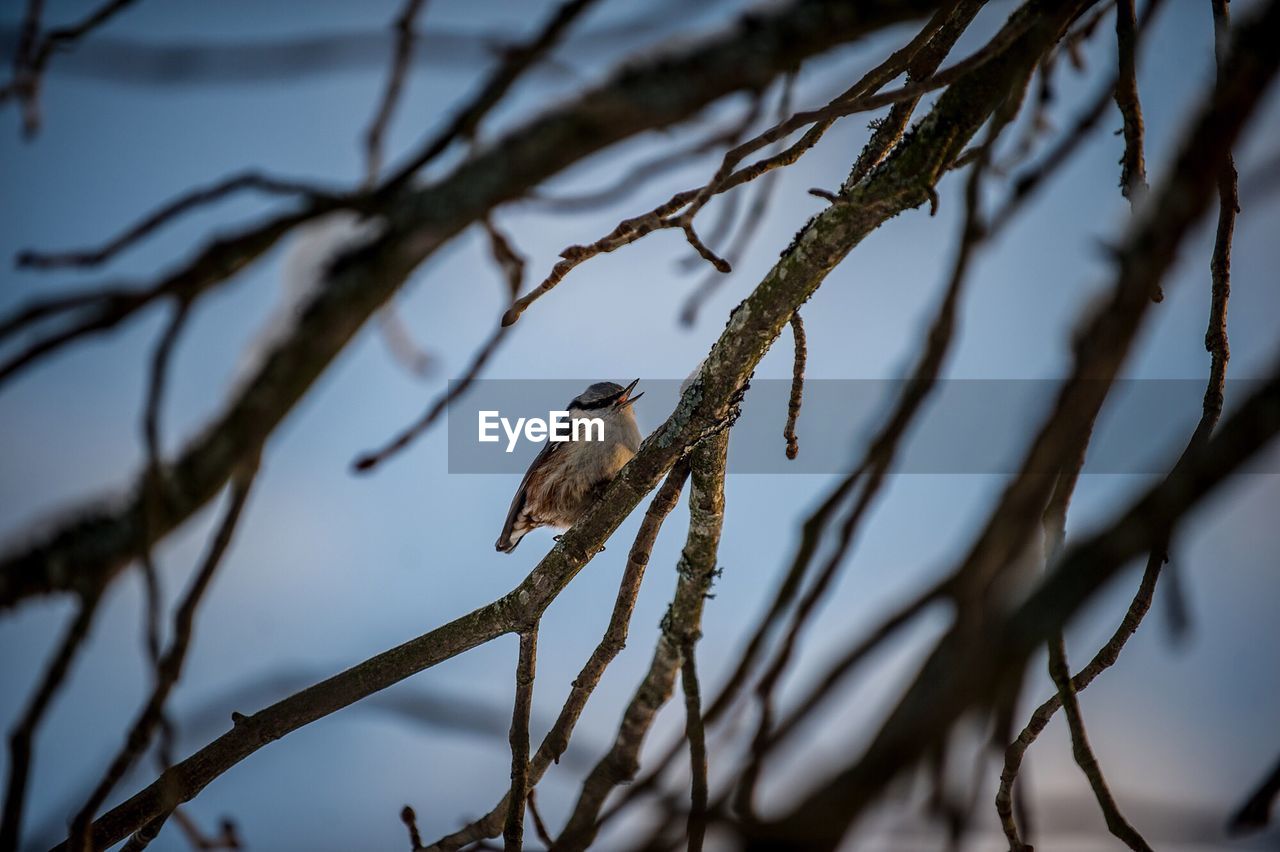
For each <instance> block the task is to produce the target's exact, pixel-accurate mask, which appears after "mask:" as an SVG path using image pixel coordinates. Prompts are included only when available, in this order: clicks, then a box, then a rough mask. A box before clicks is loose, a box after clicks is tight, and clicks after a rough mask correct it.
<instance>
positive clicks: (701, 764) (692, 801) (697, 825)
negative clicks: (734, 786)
mask: <svg viewBox="0 0 1280 852" xmlns="http://www.w3.org/2000/svg"><path fill="white" fill-rule="evenodd" d="M696 647H697V641H696V637H694V638H693V639H691V640H689V641H688V642H686V643H685V648H684V663H683V665H682V666H681V668H680V685H681V688H682V689H683V691H684V720H685V721H684V734H685V739H687V740H688V741H689V772H690V775H691V780H690V783H689V818H688V821H687V823H686V826H687V827H686V831H687V832H688V835H689V845H688V850H689V852H701V850H702V841H703V839H704V838H705V836H706V833H707V732H706V728H705V727H704V726H703V724H702V690H701V689H700V687H699V685H698V663H697V657H696V650H695V649H696Z"/></svg>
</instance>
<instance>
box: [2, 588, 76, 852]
mask: <svg viewBox="0 0 1280 852" xmlns="http://www.w3.org/2000/svg"><path fill="white" fill-rule="evenodd" d="M98 600H99V595H98V594H90V595H88V596H86V597H83V598H81V600H80V607H79V610H78V611H77V612H76V615H75V617H74V618H72V619H71V620H70V622H69V623H68V624H67V629H66V632H65V633H64V634H63V637H62V641H61V642H60V643H58V648H57V650H56V651H55V652H54V654H53V656H52V658H50V660H49V665H48V666H47V667H46V668H45V670H44V675H43V676H42V677H41V679H40V684H39V686H37V687H36V690H35V692H33V693H32V695H31V699H30V701H29V702H28V704H27V709H26V710H25V711H24V712H23V714H22V716H21V718H20V719H19V721H18V723H17V725H15V726H14V728H13V730H12V731H10V732H9V777H8V779H7V782H6V785H5V796H4V818H3V820H2V821H0V849H5V850H10V849H17V848H18V846H19V842H20V841H21V839H22V812H23V810H24V807H25V804H26V796H27V779H28V775H29V774H30V771H31V759H32V756H33V755H34V753H35V737H36V732H37V731H38V730H39V728H40V725H41V723H42V722H43V721H44V717H45V713H46V712H47V711H48V709H49V705H50V703H51V702H52V701H53V698H54V696H56V695H57V694H58V691H59V690H60V689H61V688H62V683H63V681H64V680H66V677H67V673H68V672H69V671H70V670H71V664H72V662H73V661H74V660H75V657H76V654H77V653H78V652H79V650H80V648H81V647H82V646H83V645H84V641H85V638H86V637H87V636H88V635H89V628H90V626H92V624H93V617H94V614H95V613H96V612H97V610H98Z"/></svg>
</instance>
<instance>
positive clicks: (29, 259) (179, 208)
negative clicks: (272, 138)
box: [14, 171, 360, 269]
mask: <svg viewBox="0 0 1280 852" xmlns="http://www.w3.org/2000/svg"><path fill="white" fill-rule="evenodd" d="M246 189H247V190H253V191H255V192H262V193H266V194H268V195H291V196H299V197H302V198H304V199H307V200H309V201H311V202H312V203H314V204H316V205H318V206H319V207H320V208H323V210H324V211H325V212H331V211H333V210H338V209H341V208H343V207H345V206H347V205H349V204H350V205H359V204H360V201H359V199H358V198H357V197H356V196H346V195H344V194H343V193H340V192H333V191H329V190H323V189H320V188H318V187H315V186H312V185H309V184H306V183H303V182H302V181H295V180H285V179H282V178H276V177H271V176H270V175H264V174H262V173H260V172H254V171H250V172H242V173H240V174H236V175H232V176H231V177H228V178H224V179H223V180H220V181H218V182H217V183H215V184H211V185H209V186H205V187H201V188H199V189H194V190H192V191H190V192H187V193H184V194H183V195H181V196H179V197H178V198H175V199H174V200H173V201H170V202H169V203H167V204H165V205H164V206H162V207H160V208H158V209H157V210H155V211H154V212H152V213H149V214H147V215H146V216H145V217H143V218H142V219H141V220H139V221H138V222H136V223H135V224H133V225H130V226H129V227H128V228H127V229H125V230H124V231H123V232H121V233H120V234H118V235H117V236H115V237H113V238H111V239H110V240H108V241H107V242H105V243H103V244H102V245H100V246H98V247H97V248H92V249H80V250H75V251H63V252H41V251H34V250H30V249H28V250H27V251H23V252H20V253H19V254H18V256H17V258H15V260H14V263H15V264H16V265H17V266H18V267H19V268H24V267H25V268H29V269H59V268H63V267H81V268H83V267H90V266H99V265H101V264H103V263H105V262H107V261H108V260H110V259H111V258H113V257H115V256H116V255H117V254H119V253H120V252H122V251H124V250H125V249H127V248H129V247H130V246H132V245H134V244H136V243H137V242H139V241H141V240H143V239H145V238H146V237H148V236H150V235H151V234H153V233H155V232H156V231H157V230H159V229H160V228H162V227H163V226H165V225H167V224H169V223H170V222H172V221H173V220H174V219H177V218H178V217H179V216H181V215H182V214H184V213H187V212H189V211H191V210H194V209H196V208H198V207H204V206H206V205H208V204H212V203H213V202H215V201H221V200H222V199H224V198H226V197H227V196H229V195H234V194H236V193H238V192H241V191H243V190H246Z"/></svg>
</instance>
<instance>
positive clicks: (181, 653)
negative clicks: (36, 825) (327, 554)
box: [69, 467, 257, 849]
mask: <svg viewBox="0 0 1280 852" xmlns="http://www.w3.org/2000/svg"><path fill="white" fill-rule="evenodd" d="M256 473H257V470H256V467H249V468H246V469H245V470H243V471H242V472H241V473H239V474H238V475H237V476H236V478H235V479H234V481H233V482H232V488H231V494H230V497H229V498H228V502H227V510H226V514H225V515H224V516H223V519H222V523H221V524H220V525H219V526H218V529H217V531H216V532H214V534H213V538H212V539H211V540H210V543H209V550H208V552H207V553H206V554H205V557H204V559H203V561H202V562H201V564H200V568H199V569H198V570H197V571H196V574H195V576H194V578H193V579H192V581H191V587H190V589H188V591H187V594H186V596H185V597H184V598H183V600H182V602H181V603H180V604H179V605H178V609H177V611H176V612H175V613H174V616H173V638H172V640H171V641H170V643H169V648H168V650H167V651H165V653H164V656H163V657H162V658H160V660H159V662H158V664H157V666H156V672H155V676H156V682H155V685H154V686H153V687H152V690H151V695H150V696H149V697H148V698H147V701H146V704H144V705H143V708H142V710H141V711H140V712H139V713H138V716H137V718H135V719H134V722H133V725H132V726H131V727H130V729H129V732H128V734H127V735H126V737H125V741H124V744H123V745H122V746H121V748H120V750H119V751H118V752H117V753H116V756H115V757H114V758H113V759H112V761H111V764H110V765H109V767H108V768H107V771H106V773H105V774H104V775H103V777H102V780H100V781H99V782H98V784H97V786H96V787H94V789H93V792H92V793H90V794H89V798H88V800H87V801H86V802H85V803H84V806H83V807H81V808H80V810H79V812H78V813H77V814H76V816H75V818H74V819H73V820H72V822H71V836H70V838H69V843H70V845H71V848H75V849H80V848H88V845H89V836H88V830H89V826H90V824H91V823H92V822H93V817H94V814H96V813H97V811H98V809H99V808H101V807H102V803H103V802H105V801H106V800H107V797H108V796H110V795H111V791H112V790H114V789H115V786H116V785H117V784H118V783H119V782H120V779H121V778H123V777H124V775H125V773H126V772H128V771H129V769H130V768H131V767H132V766H133V764H134V763H135V762H136V761H137V759H138V758H139V757H140V756H141V755H142V754H143V752H144V751H146V748H147V746H148V745H149V744H150V742H151V737H152V735H153V734H154V733H155V730H156V728H157V727H158V726H159V725H160V724H161V723H162V720H163V716H164V706H165V703H166V702H167V701H168V699H169V693H170V692H172V691H173V687H174V686H176V685H177V683H178V680H179V678H181V676H182V667H183V663H184V662H185V661H186V656H187V649H188V648H189V647H190V646H191V638H192V635H193V633H194V629H195V616H196V610H197V609H198V608H199V606H200V601H201V599H202V598H203V596H204V593H205V591H206V590H207V589H208V588H209V584H210V583H211V582H212V580H213V576H214V574H215V572H216V571H217V570H218V565H219V564H220V563H221V561H222V557H223V556H224V555H225V554H226V552H227V548H228V547H229V546H230V544H231V539H232V536H233V535H234V534H235V529H236V525H237V524H238V523H239V520H240V516H241V513H242V511H243V510H244V506H245V503H246V502H247V501H248V499H249V490H250V488H251V487H252V485H253V479H254V476H255V474H256Z"/></svg>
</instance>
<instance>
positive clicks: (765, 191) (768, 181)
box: [680, 74, 796, 326]
mask: <svg viewBox="0 0 1280 852" xmlns="http://www.w3.org/2000/svg"><path fill="white" fill-rule="evenodd" d="M795 80H796V75H795V74H788V75H787V77H786V79H785V81H784V82H783V84H782V97H781V98H780V99H779V101H778V113H779V114H780V115H788V114H790V112H791V98H792V95H793V93H794V90H795ZM777 177H778V173H777V172H772V171H771V172H769V173H768V174H767V175H765V176H764V178H763V179H761V181H760V184H759V186H758V187H757V188H756V193H755V196H754V197H753V198H752V200H751V206H750V207H749V208H748V209H747V213H746V216H744V217H743V220H742V224H741V225H740V226H739V228H738V233H737V236H735V237H734V240H733V244H732V245H730V246H729V251H728V253H727V254H728V257H727V260H728V263H729V264H730V265H732V264H735V263H737V262H738V261H739V260H741V259H742V257H743V255H744V254H745V253H746V251H747V249H748V248H750V246H751V243H752V241H753V240H754V238H755V235H756V232H757V231H758V230H759V229H760V226H761V225H762V224H763V223H764V215H765V213H766V212H768V209H769V202H770V201H771V200H772V198H773V190H774V187H775V186H776V185H777ZM736 198H738V195H737V194H736V193H735V194H733V195H730V196H729V199H730V200H732V199H736ZM725 209H726V211H729V212H732V206H726V208H725ZM723 221H724V222H726V223H730V222H731V218H730V216H729V215H726V216H725V218H724V220H723ZM721 271H722V270H720V269H718V268H717V270H716V272H715V273H708V274H707V276H706V277H705V278H703V279H702V282H701V283H700V284H699V285H698V286H697V287H696V288H695V289H694V291H693V292H692V293H690V294H689V297H688V298H687V299H686V300H685V303H684V307H683V308H681V310H680V322H681V323H682V324H683V325H685V326H692V325H693V324H694V323H695V322H697V319H698V309H699V308H701V307H702V304H703V303H704V302H706V300H707V299H709V298H710V297H711V295H712V294H713V293H715V291H716V290H718V289H719V288H720V285H721V284H723V283H724V277H723V276H722V275H721V274H719V273H720V272H721Z"/></svg>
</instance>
